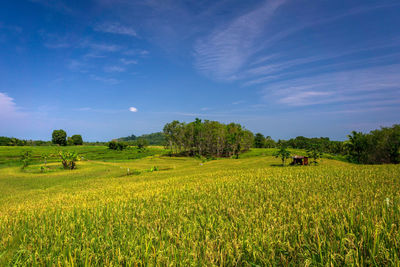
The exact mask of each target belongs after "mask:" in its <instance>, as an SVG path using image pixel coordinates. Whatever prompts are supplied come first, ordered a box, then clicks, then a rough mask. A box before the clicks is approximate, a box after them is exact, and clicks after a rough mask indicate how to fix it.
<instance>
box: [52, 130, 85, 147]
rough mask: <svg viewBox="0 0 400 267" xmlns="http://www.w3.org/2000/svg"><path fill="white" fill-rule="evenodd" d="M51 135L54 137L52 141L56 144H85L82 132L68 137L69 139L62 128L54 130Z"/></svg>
mask: <svg viewBox="0 0 400 267" xmlns="http://www.w3.org/2000/svg"><path fill="white" fill-rule="evenodd" d="M51 137H52V138H51V142H52V143H53V144H55V145H59V146H66V145H69V146H74V145H75V146H77V145H83V139H82V136H81V135H80V134H75V135H73V136H71V137H68V139H67V133H66V132H65V131H64V130H62V129H60V130H54V131H53V133H52V135H51Z"/></svg>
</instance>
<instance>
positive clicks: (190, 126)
mask: <svg viewBox="0 0 400 267" xmlns="http://www.w3.org/2000/svg"><path fill="white" fill-rule="evenodd" d="M164 135H165V139H166V147H168V148H169V149H170V150H171V152H172V153H174V154H182V155H187V156H204V157H231V156H235V157H236V158H238V157H239V154H240V153H241V152H244V151H247V150H249V149H250V147H251V146H252V145H253V139H254V136H253V133H252V132H250V131H249V130H246V129H245V128H243V127H242V126H241V125H240V124H236V123H230V124H223V123H220V122H217V121H209V120H205V121H201V120H200V119H197V118H196V120H195V121H193V122H190V123H184V122H179V121H177V120H175V121H172V122H171V123H167V124H166V125H165V126H164Z"/></svg>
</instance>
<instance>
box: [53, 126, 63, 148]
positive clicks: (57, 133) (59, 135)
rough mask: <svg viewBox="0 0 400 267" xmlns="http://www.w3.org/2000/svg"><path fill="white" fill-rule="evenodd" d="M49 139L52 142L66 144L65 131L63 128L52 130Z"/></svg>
mask: <svg viewBox="0 0 400 267" xmlns="http://www.w3.org/2000/svg"><path fill="white" fill-rule="evenodd" d="M51 137H52V138H51V141H52V142H53V144H56V145H60V146H66V145H67V133H66V132H65V131H64V130H61V129H60V130H54V131H53V134H52V135H51Z"/></svg>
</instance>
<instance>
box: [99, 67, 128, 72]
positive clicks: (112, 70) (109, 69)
mask: <svg viewBox="0 0 400 267" xmlns="http://www.w3.org/2000/svg"><path fill="white" fill-rule="evenodd" d="M104 71H105V72H124V71H125V68H123V67H120V66H106V67H104Z"/></svg>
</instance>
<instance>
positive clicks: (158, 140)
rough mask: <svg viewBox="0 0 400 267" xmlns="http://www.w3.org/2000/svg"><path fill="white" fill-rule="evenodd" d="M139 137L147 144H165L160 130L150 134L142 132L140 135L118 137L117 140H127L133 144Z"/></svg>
mask: <svg viewBox="0 0 400 267" xmlns="http://www.w3.org/2000/svg"><path fill="white" fill-rule="evenodd" d="M139 139H144V140H146V142H147V144H149V145H152V146H156V145H158V146H162V145H164V144H165V136H164V133H162V132H156V133H151V134H143V135H141V136H136V135H134V134H132V135H131V136H127V137H121V138H118V139H117V140H118V141H123V142H129V143H131V142H132V143H133V144H134V145H135V142H137V141H138V140H139Z"/></svg>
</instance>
